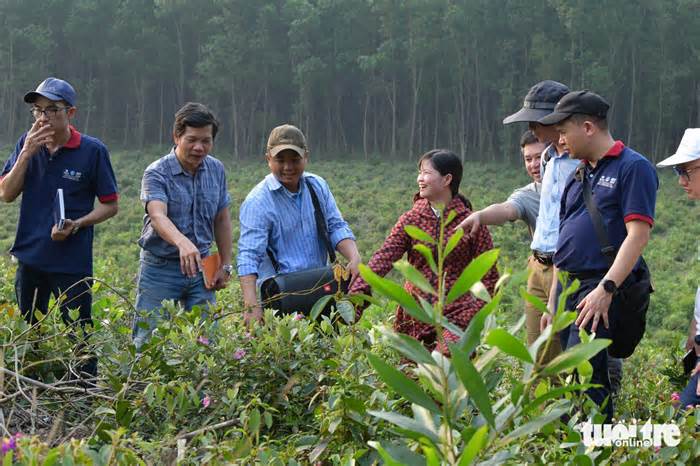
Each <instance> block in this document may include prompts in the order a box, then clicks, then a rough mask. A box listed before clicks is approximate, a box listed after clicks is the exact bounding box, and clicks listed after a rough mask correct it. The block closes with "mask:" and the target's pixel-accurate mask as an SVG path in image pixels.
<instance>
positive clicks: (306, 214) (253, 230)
mask: <svg viewBox="0 0 700 466" xmlns="http://www.w3.org/2000/svg"><path fill="white" fill-rule="evenodd" d="M304 177H307V178H309V180H310V181H311V184H312V185H313V187H314V190H315V192H316V196H318V201H319V203H320V204H321V209H322V210H323V215H324V217H325V219H326V225H327V228H328V234H329V236H330V239H331V244H332V246H333V247H334V248H335V247H336V246H337V244H338V243H339V242H340V241H342V240H344V239H347V238H349V239H352V240H354V239H355V236H354V235H353V234H352V231H351V230H350V227H349V226H348V224H347V222H345V220H343V217H342V215H341V214H340V211H339V210H338V206H337V205H336V203H335V199H334V198H333V194H332V193H331V190H330V188H329V187H328V183H326V181H325V180H324V179H323V178H321V177H320V176H316V175H314V174H311V173H306V172H305V173H304ZM240 224H241V226H240V228H241V236H240V238H239V240H238V258H237V268H238V276H243V275H251V274H254V275H257V276H258V280H257V281H258V283H261V282H262V281H263V280H265V279H266V278H268V277H271V276H273V275H275V274H276V273H289V272H296V271H298V270H304V269H309V268H313V267H323V266H324V265H326V264H327V263H328V252H327V250H326V248H325V246H324V244H323V242H322V241H321V240H320V239H319V237H318V232H317V230H316V218H315V217H314V206H313V202H312V200H311V194H310V193H309V190H308V188H307V186H306V183H305V182H304V178H302V179H301V182H300V183H299V191H298V192H296V193H292V192H290V191H288V190H287V189H286V188H285V187H284V186H283V185H282V184H281V183H280V182H279V181H278V180H277V178H275V177H274V175H272V174H269V175H267V176H266V177H265V179H263V180H262V181H261V182H260V183H258V185H257V186H255V188H253V189H252V190H251V191H250V193H248V196H247V197H246V199H245V201H243V204H242V205H241V212H240ZM268 247H269V248H270V249H271V250H272V253H273V255H274V256H275V258H276V259H277V262H279V266H280V269H279V270H278V271H277V272H276V271H275V270H274V267H273V266H272V262H271V261H270V258H269V257H268V255H267V248H268Z"/></svg>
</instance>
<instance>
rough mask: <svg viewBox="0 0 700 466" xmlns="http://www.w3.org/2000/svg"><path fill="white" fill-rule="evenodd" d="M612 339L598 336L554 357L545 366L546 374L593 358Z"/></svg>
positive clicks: (569, 367) (563, 369)
mask: <svg viewBox="0 0 700 466" xmlns="http://www.w3.org/2000/svg"><path fill="white" fill-rule="evenodd" d="M610 343H612V340H609V339H607V338H596V339H595V340H593V341H590V342H588V343H581V344H578V345H576V346H574V347H573V348H571V349H569V350H566V351H565V352H563V353H561V354H560V355H558V356H557V357H556V358H554V359H552V360H551V361H550V362H549V364H547V366H546V367H545V368H544V370H543V371H542V373H543V374H544V375H552V374H558V373H560V372H564V371H567V370H569V369H572V368H574V367H576V366H578V365H579V364H581V362H582V361H586V360H588V359H591V358H592V357H593V356H595V355H596V354H598V353H599V352H601V351H602V350H604V349H605V348H607V347H608V346H609V345H610Z"/></svg>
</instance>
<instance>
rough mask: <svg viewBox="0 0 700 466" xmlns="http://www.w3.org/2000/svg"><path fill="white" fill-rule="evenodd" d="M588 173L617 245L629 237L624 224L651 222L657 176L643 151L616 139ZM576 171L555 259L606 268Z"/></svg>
mask: <svg viewBox="0 0 700 466" xmlns="http://www.w3.org/2000/svg"><path fill="white" fill-rule="evenodd" d="M584 173H585V175H584V176H587V177H588V179H589V180H590V182H591V189H592V192H593V199H594V200H595V202H596V205H597V206H598V210H599V211H600V215H601V217H602V218H603V222H604V223H605V226H606V228H607V230H608V237H609V241H610V243H611V245H612V246H613V247H615V249H616V250H618V249H619V248H620V245H621V244H622V242H623V241H624V240H625V238H626V237H627V229H626V227H625V223H627V222H629V221H632V220H641V221H643V222H647V223H648V224H649V225H652V226H653V224H654V207H655V205H656V191H657V189H658V187H659V180H658V177H657V176H656V170H655V169H654V167H653V166H652V164H651V163H650V162H649V161H648V160H647V159H646V158H645V157H644V156H643V155H641V154H639V153H637V152H635V151H634V150H632V149H630V148H629V147H625V145H624V144H623V143H622V142H621V141H616V142H615V144H614V145H613V147H612V148H611V149H610V150H609V151H608V153H607V154H605V156H603V158H601V159H600V160H599V161H598V163H597V164H596V166H595V168H592V167H591V166H590V165H589V164H587V163H586V164H585V169H584ZM574 174H575V172H574ZM574 174H572V175H571V176H570V177H569V180H568V181H567V184H566V187H565V188H564V192H563V194H562V198H561V210H560V224H559V240H558V242H557V250H556V253H555V254H554V264H555V265H556V266H557V268H559V269H560V270H565V271H567V272H576V273H581V272H591V271H604V270H607V269H608V268H610V264H609V263H608V261H607V259H606V258H605V257H604V256H603V254H602V253H601V252H600V242H599V241H598V237H597V236H596V233H595V229H594V227H593V222H592V221H591V217H590V215H589V214H588V210H587V209H586V204H585V203H584V201H583V184H582V183H581V182H580V181H578V180H576V179H575V177H574ZM635 267H636V266H635Z"/></svg>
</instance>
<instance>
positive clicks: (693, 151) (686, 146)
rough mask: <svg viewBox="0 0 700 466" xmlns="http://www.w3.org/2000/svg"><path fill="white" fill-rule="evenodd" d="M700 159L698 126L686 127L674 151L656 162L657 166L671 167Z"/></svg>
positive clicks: (699, 131) (699, 129)
mask: <svg viewBox="0 0 700 466" xmlns="http://www.w3.org/2000/svg"><path fill="white" fill-rule="evenodd" d="M698 159H700V128H688V129H686V130H685V133H684V134H683V139H681V143H680V144H678V149H677V150H676V153H675V154H673V155H672V156H670V157H668V158H666V159H664V160H662V161H661V162H659V163H657V164H656V166H657V167H673V166H676V165H682V164H684V163H687V162H692V161H693V160H698Z"/></svg>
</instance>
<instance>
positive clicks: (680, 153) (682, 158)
mask: <svg viewBox="0 0 700 466" xmlns="http://www.w3.org/2000/svg"><path fill="white" fill-rule="evenodd" d="M656 166H657V167H673V170H674V171H675V173H676V175H677V176H678V184H680V185H681V187H682V188H683V190H684V191H685V193H686V195H687V196H688V199H693V200H700V172H699V171H698V170H700V128H688V129H686V130H685V133H684V134H683V139H681V143H680V144H679V145H678V150H676V153H675V154H673V155H672V156H670V157H668V158H666V159H664V160H662V161H661V162H659V163H658V164H656ZM686 349H687V350H691V349H694V351H695V356H696V363H695V367H694V369H693V370H692V372H691V378H690V381H689V382H688V385H687V386H686V387H685V389H684V390H683V392H681V399H680V406H681V407H682V408H685V407H687V406H689V405H692V406H695V405H699V404H700V287H698V289H697V291H696V293H695V312H694V315H693V318H692V319H691V321H690V328H689V329H688V342H687V344H686Z"/></svg>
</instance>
